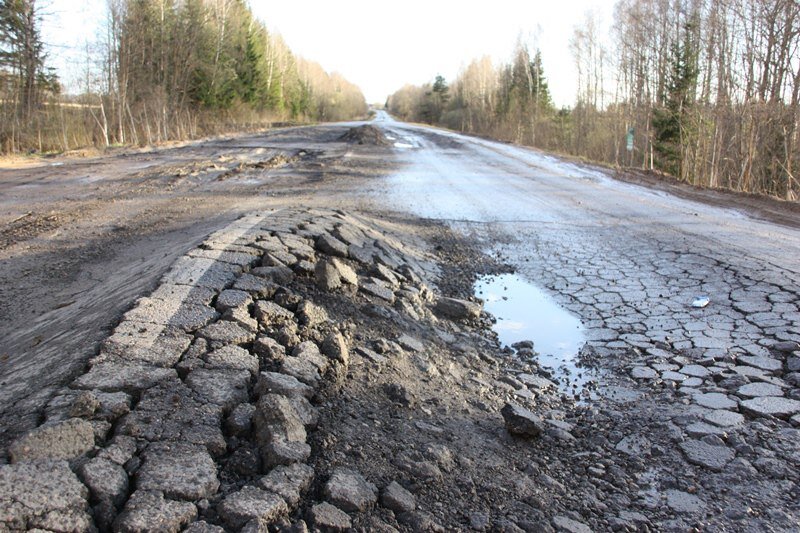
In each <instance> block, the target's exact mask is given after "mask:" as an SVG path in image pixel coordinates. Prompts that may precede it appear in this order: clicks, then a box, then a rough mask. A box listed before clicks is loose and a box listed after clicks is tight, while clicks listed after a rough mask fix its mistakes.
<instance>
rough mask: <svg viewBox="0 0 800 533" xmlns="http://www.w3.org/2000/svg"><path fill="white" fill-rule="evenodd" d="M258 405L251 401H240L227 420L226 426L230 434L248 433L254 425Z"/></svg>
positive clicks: (237, 435) (240, 434)
mask: <svg viewBox="0 0 800 533" xmlns="http://www.w3.org/2000/svg"><path fill="white" fill-rule="evenodd" d="M255 412H256V406H255V405H253V404H250V403H240V404H239V405H237V406H236V407H235V408H234V409H233V410H232V411H231V413H230V414H229V415H228V418H227V419H226V420H225V428H226V429H227V430H228V433H229V434H230V435H233V436H236V437H239V436H242V435H246V434H247V433H249V432H250V429H251V428H252V427H253V414H255Z"/></svg>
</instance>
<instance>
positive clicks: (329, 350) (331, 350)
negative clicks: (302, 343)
mask: <svg viewBox="0 0 800 533" xmlns="http://www.w3.org/2000/svg"><path fill="white" fill-rule="evenodd" d="M320 349H321V351H322V353H323V354H324V355H325V356H327V357H328V358H330V359H334V360H336V361H339V362H340V363H342V364H344V365H348V364H349V363H350V350H349V348H348V347H347V341H345V340H344V337H343V336H342V334H341V333H332V334H330V335H328V336H327V337H326V338H325V340H324V341H322V346H321V347H320Z"/></svg>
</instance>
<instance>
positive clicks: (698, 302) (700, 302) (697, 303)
mask: <svg viewBox="0 0 800 533" xmlns="http://www.w3.org/2000/svg"><path fill="white" fill-rule="evenodd" d="M710 302H711V300H709V299H708V296H698V297H697V298H695V299H694V301H693V302H692V307H700V308H702V307H705V306H707V305H708V304H709V303H710Z"/></svg>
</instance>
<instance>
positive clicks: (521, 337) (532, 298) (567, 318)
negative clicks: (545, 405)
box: [475, 274, 588, 392]
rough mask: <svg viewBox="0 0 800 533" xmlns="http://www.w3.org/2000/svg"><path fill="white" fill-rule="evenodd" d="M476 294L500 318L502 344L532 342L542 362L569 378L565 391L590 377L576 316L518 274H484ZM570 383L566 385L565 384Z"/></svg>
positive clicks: (573, 389) (580, 327)
mask: <svg viewBox="0 0 800 533" xmlns="http://www.w3.org/2000/svg"><path fill="white" fill-rule="evenodd" d="M475 295H476V296H478V297H479V298H481V299H482V300H483V301H484V308H485V309H486V311H488V312H489V313H491V314H492V315H494V317H495V318H496V319H497V322H496V323H495V325H494V327H493V329H494V331H495V332H496V333H497V336H498V337H499V339H500V343H501V344H503V345H506V346H512V345H513V344H515V343H518V342H521V341H532V342H533V344H534V350H535V351H536V352H537V353H538V357H537V358H536V359H537V361H538V363H539V365H541V366H542V367H546V368H548V369H549V370H551V371H552V372H553V373H554V375H555V376H558V377H562V378H566V381H568V382H569V383H568V384H565V383H562V390H565V391H566V390H569V391H570V392H579V391H578V390H577V389H579V388H582V386H583V385H584V384H585V383H586V381H587V380H588V377H587V376H586V375H585V374H586V371H585V370H584V369H579V368H578V367H577V365H576V357H577V355H578V352H579V351H580V350H581V347H582V346H583V344H584V342H585V338H584V328H583V325H582V324H581V322H580V320H578V318H577V317H575V316H573V315H571V314H570V313H568V312H567V311H565V310H564V309H562V308H561V307H559V306H558V305H557V304H556V303H555V302H554V301H553V300H552V299H551V298H550V297H549V296H548V295H547V294H546V293H544V292H543V291H541V290H540V289H538V288H537V287H536V286H534V285H531V284H530V283H528V282H527V281H525V280H524V279H522V278H521V277H519V276H517V275H516V274H501V275H498V276H485V277H483V278H481V279H479V280H478V281H477V282H476V283H475ZM564 385H567V386H564Z"/></svg>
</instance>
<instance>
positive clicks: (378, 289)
mask: <svg viewBox="0 0 800 533" xmlns="http://www.w3.org/2000/svg"><path fill="white" fill-rule="evenodd" d="M358 289H359V290H360V291H361V292H365V293H367V294H369V295H370V296H375V297H376V298H380V299H381V300H385V301H387V302H389V303H394V300H395V297H394V293H393V292H392V291H391V289H388V288H386V287H384V286H383V285H380V284H379V283H374V282H370V281H367V282H364V283H361V285H360V286H359V287H358Z"/></svg>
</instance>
